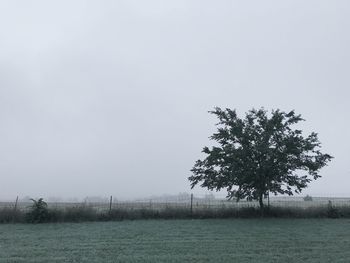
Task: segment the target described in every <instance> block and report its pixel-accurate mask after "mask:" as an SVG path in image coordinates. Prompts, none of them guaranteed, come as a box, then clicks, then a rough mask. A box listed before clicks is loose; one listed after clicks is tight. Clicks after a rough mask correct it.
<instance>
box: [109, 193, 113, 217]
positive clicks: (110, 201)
mask: <svg viewBox="0 0 350 263" xmlns="http://www.w3.org/2000/svg"><path fill="white" fill-rule="evenodd" d="M112 201H113V197H112V196H111V197H110V198H109V213H111V212H112Z"/></svg>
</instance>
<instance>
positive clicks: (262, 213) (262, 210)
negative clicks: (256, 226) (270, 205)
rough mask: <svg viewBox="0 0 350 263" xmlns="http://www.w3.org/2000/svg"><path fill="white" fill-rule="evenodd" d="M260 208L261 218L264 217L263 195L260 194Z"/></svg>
mask: <svg viewBox="0 0 350 263" xmlns="http://www.w3.org/2000/svg"><path fill="white" fill-rule="evenodd" d="M259 206H260V212H261V216H264V202H263V194H260V196H259Z"/></svg>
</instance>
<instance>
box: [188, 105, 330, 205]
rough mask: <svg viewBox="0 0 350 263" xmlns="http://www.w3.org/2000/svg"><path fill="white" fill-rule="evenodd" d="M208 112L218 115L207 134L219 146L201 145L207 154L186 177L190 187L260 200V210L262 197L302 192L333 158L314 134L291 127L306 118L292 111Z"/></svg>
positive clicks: (220, 110) (227, 110)
mask: <svg viewBox="0 0 350 263" xmlns="http://www.w3.org/2000/svg"><path fill="white" fill-rule="evenodd" d="M209 113H211V114H214V115H216V117H217V118H218V119H219V122H218V123H217V124H216V125H217V132H215V133H214V134H213V135H212V136H211V137H210V139H211V140H214V141H216V142H217V146H213V147H211V148H209V147H204V148H203V151H202V152H203V153H204V154H205V155H206V157H205V158H204V159H203V160H198V161H197V162H196V163H195V165H194V167H193V168H192V170H191V172H192V175H191V176H190V177H189V181H190V182H191V187H192V188H193V187H194V186H195V185H197V184H200V185H201V186H202V187H205V188H207V189H209V190H216V191H219V190H221V189H226V190H227V197H228V198H236V199H237V201H238V200H240V199H244V198H247V199H250V200H252V199H253V200H258V201H259V204H260V208H261V209H262V208H263V206H264V204H263V198H264V196H265V195H267V194H268V193H270V192H271V193H273V194H275V195H277V194H288V195H293V193H300V192H301V191H302V189H303V188H305V187H307V185H308V183H310V182H311V181H312V180H316V179H317V178H319V177H320V174H319V171H320V169H321V168H322V167H324V166H325V165H327V163H328V162H329V161H330V160H331V159H332V158H333V157H332V156H330V155H329V154H324V153H322V152H321V151H320V149H321V143H320V141H319V140H318V136H317V133H315V132H312V133H311V134H310V135H308V136H306V137H304V135H303V132H302V130H300V129H295V128H294V127H293V126H294V125H295V124H297V123H298V122H300V121H304V119H303V118H302V117H301V115H298V114H296V113H295V112H294V111H290V112H288V113H285V112H283V111H280V110H272V111H271V112H270V113H269V112H267V111H266V110H265V109H263V108H261V109H258V110H256V109H252V110H250V111H249V112H247V113H246V115H245V117H244V118H239V117H238V115H237V113H236V110H231V109H225V110H222V109H221V108H219V107H216V108H215V109H214V110H213V111H210V112H209Z"/></svg>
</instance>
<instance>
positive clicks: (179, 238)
mask: <svg viewBox="0 0 350 263" xmlns="http://www.w3.org/2000/svg"><path fill="white" fill-rule="evenodd" d="M349 259H350V220H349V219H225V220H219V219H211V220H135V221H121V222H104V223H103V222H102V223H101V222H99V223H72V224H71V223H64V224H40V225H29V224H3V225H0V262H349Z"/></svg>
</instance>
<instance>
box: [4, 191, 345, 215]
mask: <svg viewBox="0 0 350 263" xmlns="http://www.w3.org/2000/svg"><path fill="white" fill-rule="evenodd" d="M32 204H33V202H31V201H28V200H26V201H23V200H19V201H18V200H17V201H14V202H0V209H2V208H14V209H18V210H20V211H29V210H30V208H31V206H32ZM47 204H48V207H49V208H50V209H67V208H74V207H90V208H93V209H95V210H97V211H101V212H103V211H108V210H112V209H113V210H114V209H115V210H117V209H123V210H137V209H146V210H159V211H160V210H164V209H189V210H191V211H194V212H195V211H196V210H203V209H209V210H220V209H231V208H232V209H239V208H247V207H259V203H258V202H257V201H247V200H240V201H238V202H237V201H236V200H227V199H225V198H217V197H214V196H200V195H190V194H188V195H186V196H181V197H169V198H149V199H140V200H132V201H120V200H117V199H115V198H113V197H111V198H105V199H103V200H99V201H96V200H89V199H85V200H84V201H82V202H62V201H59V202H58V201H56V202H53V201H48V202H47ZM264 204H265V205H266V206H267V205H269V206H270V207H282V208H305V209H307V208H317V207H328V206H329V205H332V206H333V207H350V197H349V198H347V197H283V196H281V197H278V196H277V197H275V196H274V197H270V198H265V199H264Z"/></svg>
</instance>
